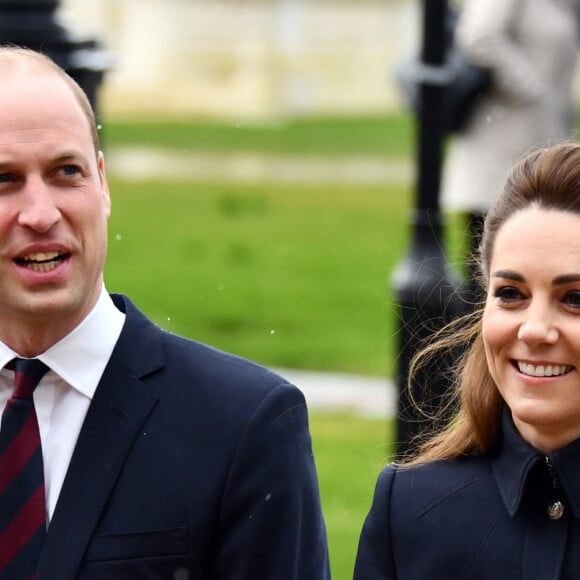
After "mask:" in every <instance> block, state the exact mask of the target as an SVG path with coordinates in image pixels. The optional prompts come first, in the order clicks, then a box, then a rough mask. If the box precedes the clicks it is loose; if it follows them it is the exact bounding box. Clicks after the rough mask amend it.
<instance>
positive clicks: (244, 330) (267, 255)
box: [106, 179, 408, 375]
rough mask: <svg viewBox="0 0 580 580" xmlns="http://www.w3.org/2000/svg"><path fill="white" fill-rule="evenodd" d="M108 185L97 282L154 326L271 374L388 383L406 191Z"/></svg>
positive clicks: (391, 359)
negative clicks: (335, 374) (342, 374)
mask: <svg viewBox="0 0 580 580" xmlns="http://www.w3.org/2000/svg"><path fill="white" fill-rule="evenodd" d="M111 187H112V190H113V192H114V193H113V213H112V217H111V220H110V250H109V259H108V264H107V268H106V279H107V286H108V287H109V289H110V290H112V291H124V292H127V293H128V294H129V295H130V296H132V297H133V299H134V300H135V301H136V302H137V304H138V305H139V306H141V307H142V308H143V309H144V310H145V311H146V312H147V313H148V314H149V315H151V316H152V317H153V318H154V319H155V320H156V321H157V322H159V323H160V324H162V325H163V326H165V327H167V328H169V329H170V330H173V331H175V332H179V333H182V334H186V335H188V336H193V337H196V338H198V339H200V340H202V341H205V342H209V343H211V344H213V345H215V346H218V347H220V348H223V349H226V350H231V351H234V352H237V353H239V354H242V355H244V356H248V357H250V358H253V359H256V360H258V361H260V362H262V363H265V364H268V365H275V366H288V367H293V368H311V369H321V370H334V371H349V372H360V373H367V374H376V375H385V374H386V373H390V370H391V369H390V362H391V361H393V358H394V356H395V353H394V350H393V349H394V344H393V320H392V317H393V316H394V311H393V297H392V292H391V290H390V287H389V278H390V276H391V274H392V269H393V266H394V264H395V263H396V262H397V261H398V259H399V258H400V256H401V252H402V250H403V248H404V247H405V245H406V237H407V236H406V232H405V227H404V216H405V212H406V209H405V208H406V206H407V205H408V192H407V191H405V190H404V189H403V188H401V187H392V188H391V189H390V190H387V191H385V189H387V188H383V187H378V186H374V187H371V186H343V187H336V186H333V187H330V188H329V187H325V186H317V185H308V184H304V185H303V186H301V187H294V186H285V185H280V184H261V185H253V186H244V185H232V184H215V183H211V184H210V183H206V184H203V183H180V184H172V185H171V186H169V185H167V184H165V183H162V182H146V183H132V182H131V183H129V182H122V181H119V180H117V179H114V180H112V183H111Z"/></svg>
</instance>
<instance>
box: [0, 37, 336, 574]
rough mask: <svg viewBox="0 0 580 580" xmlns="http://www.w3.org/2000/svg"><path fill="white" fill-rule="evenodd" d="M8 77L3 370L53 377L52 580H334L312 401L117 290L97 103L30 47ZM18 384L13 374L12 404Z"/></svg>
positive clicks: (43, 414)
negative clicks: (18, 363)
mask: <svg viewBox="0 0 580 580" xmlns="http://www.w3.org/2000/svg"><path fill="white" fill-rule="evenodd" d="M0 71H1V74H2V89H1V91H0V367H5V365H6V364H8V363H9V361H10V360H12V359H13V358H15V357H24V358H38V359H39V360H41V361H42V362H43V363H45V364H46V365H47V366H48V367H49V370H48V372H47V373H46V374H45V375H44V377H43V378H42V379H41V382H40V385H39V387H38V388H37V389H36V390H35V391H34V406H35V408H36V415H37V417H38V425H39V429H40V439H41V443H42V455H43V463H44V481H45V510H46V515H47V520H46V522H43V524H42V528H44V527H45V526H48V528H47V530H48V532H47V534H46V537H45V540H44V543H43V544H42V549H41V552H40V555H39V557H38V564H37V566H36V573H35V576H34V578H35V580H73V579H77V580H90V579H98V580H104V579H112V580H116V579H119V580H121V579H123V580H124V579H130V580H138V579H139V578H143V579H145V578H147V579H167V580H323V579H326V578H329V576H330V575H329V568H328V556H327V547H326V535H325V527H324V521H323V517H322V513H321V506H320V499H319V492H318V484H317V478H316V472H315V466H314V460H313V456H312V448H311V441H310V435H309V431H308V419H307V412H306V406H305V402H304V398H303V396H302V394H301V393H300V392H299V391H298V389H296V388H295V387H293V386H292V385H290V384H288V383H287V382H286V381H284V380H283V379H282V378H280V377H279V376H277V375H275V374H274V373H271V372H269V371H268V370H266V369H264V368H262V367H260V366H259V365H256V364H254V363H252V362H250V361H247V360H244V359H242V358H239V357H236V356H233V355H229V354H226V353H223V352H220V351H218V350H216V349H213V348H211V347H208V346H205V345H203V344H200V343H197V342H195V341H193V340H190V339H186V338H183V337H180V336H176V335H173V334H171V333H168V332H166V331H164V330H162V329H160V328H159V327H157V326H156V325H155V324H153V323H152V322H151V321H150V320H149V319H148V318H147V317H146V316H145V315H144V314H143V313H141V312H140V311H139V310H138V309H137V308H136V307H135V305H134V304H133V303H132V302H131V301H130V300H129V299H128V298H127V297H125V296H122V295H112V296H110V295H109V294H108V293H107V292H106V291H105V289H104V284H103V266H104V262H105V256H106V240H107V219H108V216H109V212H110V197H109V190H108V186H107V181H106V176H105V166H104V160H103V155H102V153H101V152H99V147H98V137H97V131H96V128H95V123H94V116H93V112H92V110H91V108H90V105H89V103H88V101H87V99H86V96H85V95H84V94H83V92H82V91H81V90H80V88H79V87H78V86H77V85H76V84H75V83H74V81H72V79H70V78H69V77H68V76H67V75H66V74H65V73H64V72H63V71H62V70H60V69H59V68H58V67H56V65H54V63H52V61H50V60H48V59H46V58H44V57H43V56H41V55H38V54H37V53H33V52H30V51H27V50H24V49H18V48H5V47H3V48H0ZM13 377H14V372H12V371H10V370H7V369H3V370H2V371H0V408H3V407H4V406H5V403H6V400H7V399H8V397H9V396H10V392H11V389H12V380H13ZM3 501H5V499H4V498H3V497H2V496H0V503H1V502H3ZM2 509H3V508H2ZM0 523H1V522H0ZM42 531H43V530H42ZM2 534H4V535H9V533H8V532H6V530H2V529H0V538H1V537H3V536H2ZM15 549H16V548H15ZM3 550H5V548H3V547H2V546H0V563H2V565H4V564H3V563H4V562H5V561H7V560H8V559H9V556H10V555H6V554H4V553H3ZM10 565H11V564H10ZM6 566H7V567H6V568H5V569H4V570H3V571H0V578H1V579H4V580H5V579H7V578H10V579H11V580H20V577H19V576H17V575H15V573H11V572H10V571H9V565H8V564H7V565H6Z"/></svg>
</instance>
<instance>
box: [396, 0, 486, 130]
mask: <svg viewBox="0 0 580 580" xmlns="http://www.w3.org/2000/svg"><path fill="white" fill-rule="evenodd" d="M457 20H458V14H457V11H456V10H455V9H450V8H449V7H447V9H446V14H445V23H444V35H443V38H444V59H443V63H442V64H443V66H441V67H437V68H432V67H428V66H425V65H426V63H425V62H424V61H423V60H419V59H418V57H417V56H416V55H413V56H412V57H407V58H405V59H403V60H402V61H401V62H400V63H399V65H398V66H397V67H396V68H395V78H396V79H397V83H398V85H399V88H400V90H401V93H402V95H403V98H404V100H405V103H406V105H407V106H408V107H409V108H410V109H411V110H412V111H415V112H418V111H419V86H420V84H421V83H422V82H428V83H433V84H440V85H441V86H442V87H443V89H444V95H445V96H444V103H443V110H442V111H441V114H442V116H443V118H444V129H445V133H456V132H459V131H461V129H462V128H463V127H464V126H465V124H466V122H467V120H468V119H469V117H470V115H471V113H472V111H473V110H474V108H475V107H476V105H477V101H478V100H479V99H481V97H482V95H483V94H485V92H486V91H487V90H488V89H489V87H490V85H491V81H492V77H491V73H490V71H489V70H488V69H486V68H484V67H480V66H477V65H475V64H473V63H472V62H470V61H469V60H468V59H467V58H466V56H465V54H464V53H463V51H461V50H460V49H459V47H458V46H457V44H456V43H455V40H454V38H455V28H456V26H457Z"/></svg>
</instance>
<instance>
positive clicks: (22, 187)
mask: <svg viewBox="0 0 580 580" xmlns="http://www.w3.org/2000/svg"><path fill="white" fill-rule="evenodd" d="M2 75H3V76H2V90H0V338H4V340H6V336H7V335H6V332H8V333H9V332H14V331H15V329H16V328H18V327H19V326H21V325H22V324H25V325H35V324H44V323H50V324H51V325H53V326H51V328H53V331H54V332H55V333H57V334H59V333H60V334H66V333H67V332H69V331H70V330H71V329H72V328H74V327H75V326H76V325H77V324H78V323H79V322H80V321H81V320H82V319H83V318H84V317H85V316H86V314H87V313H88V312H89V311H90V309H91V308H92V306H93V305H94V304H95V302H96V300H97V298H98V296H99V293H100V289H101V285H102V271H103V266H104V262H105V256H106V250H107V219H108V216H109V213H110V198H109V190H108V186H107V182H106V178H105V169H104V161H103V158H102V154H99V155H98V156H97V154H96V152H95V150H94V146H93V143H92V139H91V131H90V126H89V121H88V119H87V118H86V117H85V116H84V115H83V112H82V109H81V107H80V105H79V104H78V102H77V101H76V99H75V97H74V95H73V94H72V92H71V91H70V89H69V87H68V86H67V85H66V83H65V82H64V81H63V80H62V79H60V78H59V77H58V76H57V75H56V74H55V73H54V72H47V71H42V70H33V71H30V70H28V71H21V72H20V71H12V70H8V71H4V72H3V73H2ZM3 329H6V330H3ZM8 329H10V330H8ZM8 336H9V334H8Z"/></svg>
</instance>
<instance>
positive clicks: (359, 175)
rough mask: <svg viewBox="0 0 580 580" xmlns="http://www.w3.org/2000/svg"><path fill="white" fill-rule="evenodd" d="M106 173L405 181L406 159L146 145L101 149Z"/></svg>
mask: <svg viewBox="0 0 580 580" xmlns="http://www.w3.org/2000/svg"><path fill="white" fill-rule="evenodd" d="M105 156H106V161H107V172H108V173H110V174H111V175H115V174H116V175H120V176H122V177H123V178H125V179H148V178H159V177H161V178H162V179H164V180H178V181H182V180H184V179H198V180H199V179H208V180H215V179H219V180H220V181H224V180H230V181H234V182H237V183H255V182H260V181H269V182H281V183H300V182H302V181H308V182H309V183H367V184H373V183H410V182H411V180H412V179H413V166H412V163H411V162H410V161H409V160H402V159H397V160H394V161H393V160H390V159H383V158H378V157H370V158H369V157H363V156H358V157H357V156H350V155H349V156H347V157H316V156H314V157H313V156H301V155H266V154H260V153H243V152H235V153H204V152H199V151H195V152H188V151H171V150H169V151H168V150H165V149H155V148H151V147H120V148H111V149H108V150H106V152H105Z"/></svg>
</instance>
